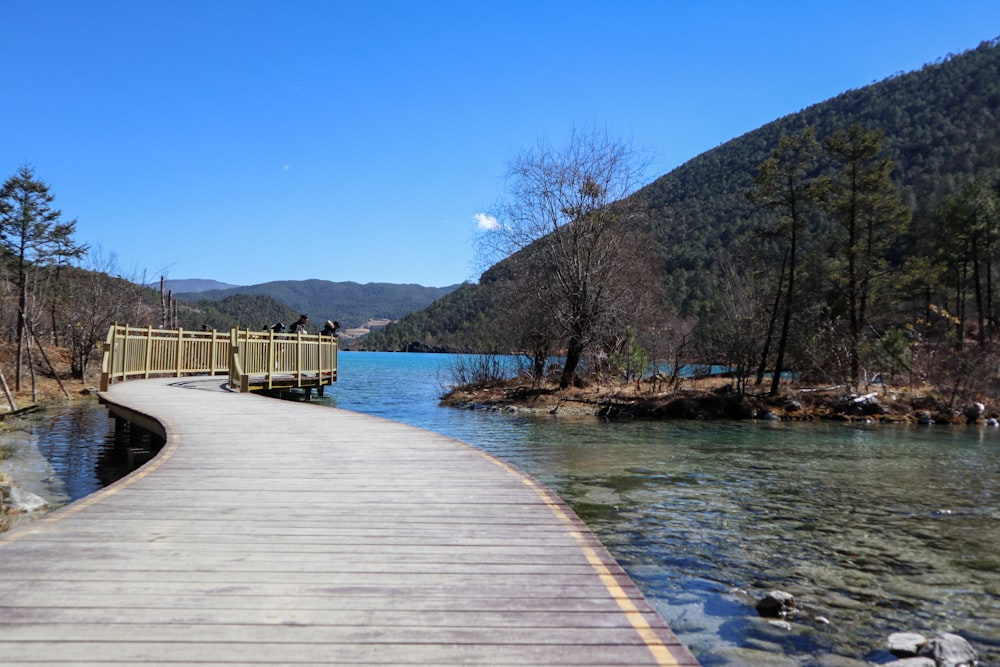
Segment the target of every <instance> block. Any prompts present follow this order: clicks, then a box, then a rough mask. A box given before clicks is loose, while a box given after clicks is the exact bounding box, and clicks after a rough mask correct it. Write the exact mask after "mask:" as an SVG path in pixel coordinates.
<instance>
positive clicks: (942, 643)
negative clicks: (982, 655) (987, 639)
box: [917, 632, 979, 667]
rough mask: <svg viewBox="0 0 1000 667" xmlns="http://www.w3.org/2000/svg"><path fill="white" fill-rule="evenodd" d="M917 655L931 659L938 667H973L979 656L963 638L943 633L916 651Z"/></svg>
mask: <svg viewBox="0 0 1000 667" xmlns="http://www.w3.org/2000/svg"><path fill="white" fill-rule="evenodd" d="M917 655H918V656H920V657H923V658H931V659H932V660H933V661H934V662H935V663H936V664H937V666H938V667H975V665H977V664H978V663H979V655H978V654H977V653H976V649H974V648H972V644H970V643H969V642H968V641H966V639H965V637H961V636H959V635H953V634H951V633H947V632H946V633H944V634H942V635H940V636H938V637H934V638H933V639H931V640H930V641H928V642H927V643H926V644H924V645H923V646H921V647H920V648H919V649H918V650H917Z"/></svg>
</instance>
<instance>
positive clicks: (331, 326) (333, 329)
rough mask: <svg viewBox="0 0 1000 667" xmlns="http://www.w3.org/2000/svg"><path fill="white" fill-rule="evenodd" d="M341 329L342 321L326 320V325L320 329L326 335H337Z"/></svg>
mask: <svg viewBox="0 0 1000 667" xmlns="http://www.w3.org/2000/svg"><path fill="white" fill-rule="evenodd" d="M339 330H340V322H331V321H330V320H327V321H326V326H325V327H323V330H322V331H320V333H321V334H323V335H324V336H336V335H337V332H338V331H339Z"/></svg>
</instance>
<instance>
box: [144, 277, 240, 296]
mask: <svg viewBox="0 0 1000 667" xmlns="http://www.w3.org/2000/svg"><path fill="white" fill-rule="evenodd" d="M163 286H164V288H165V289H168V290H170V291H171V292H173V293H174V294H181V293H187V294H191V293H194V292H207V291H209V290H224V289H233V288H235V287H239V285H230V284H229V283H220V282H219V281H218V280H212V279H210V278H187V279H185V280H165V281H164V282H163ZM150 287H152V288H154V289H159V287H160V285H159V283H157V284H155V285H150Z"/></svg>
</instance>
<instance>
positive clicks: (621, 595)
mask: <svg viewBox="0 0 1000 667" xmlns="http://www.w3.org/2000/svg"><path fill="white" fill-rule="evenodd" d="M481 453H482V454H483V455H484V456H485V457H486V458H487V459H488V460H489V461H492V462H493V463H494V464H496V465H497V466H499V467H501V468H503V469H504V470H506V471H507V472H509V473H511V474H513V475H515V476H517V478H518V479H520V480H521V482H523V483H524V485H525V486H527V487H529V488H531V489H532V490H533V491H534V492H535V494H536V495H537V496H538V497H539V499H541V501H542V502H544V503H545V505H546V506H547V507H548V508H549V509H550V510H551V511H552V513H553V514H555V515H556V517H557V518H558V519H559V520H560V521H562V522H563V523H566V524H567V525H570V526H572V525H573V520H572V519H571V518H570V517H569V515H568V514H566V512H565V511H563V508H562V503H561V501H558V502H557V500H556V499H555V498H556V497H555V494H553V493H552V491H550V490H549V489H548V488H546V487H545V486H543V485H541V484H539V483H538V482H536V481H535V480H533V479H532V478H530V477H528V476H527V475H526V474H524V473H523V472H521V471H520V470H518V469H517V468H515V467H514V466H512V465H510V464H508V463H506V462H505V461H502V460H500V459H499V458H497V457H495V456H493V455H491V454H487V453H486V452H481ZM570 534H571V535H572V536H573V539H574V540H576V542H577V544H579V545H580V549H581V550H582V551H583V554H584V557H585V558H586V559H587V562H588V563H589V564H590V566H591V567H592V568H594V570H595V571H596V572H597V575H598V577H599V578H600V580H601V583H602V584H604V588H605V589H607V591H608V593H609V594H610V595H611V597H612V598H614V600H615V602H617V603H618V607H619V608H620V609H621V610H622V612H624V614H625V617H626V618H627V619H628V621H629V623H630V624H631V625H632V628H633V629H634V630H635V631H636V633H638V635H639V638H640V639H642V641H643V643H644V644H645V645H646V648H648V649H649V652H650V653H652V654H653V658H654V659H655V660H656V662H657V664H659V665H662V666H663V667H680V663H679V662H677V658H676V657H674V654H673V653H671V652H670V648H669V647H668V646H667V645H666V644H664V643H663V638H662V637H660V635H659V633H658V632H657V631H656V630H655V629H653V628H652V627H651V626H650V625H649V621H647V620H646V617H645V616H643V614H642V612H641V611H639V609H638V608H637V607H636V606H635V603H634V602H632V599H631V598H630V597H629V596H628V593H626V592H625V589H623V588H622V587H621V585H620V584H619V583H618V580H617V579H615V577H614V575H613V574H611V570H609V569H608V566H607V565H605V564H604V563H603V562H602V561H601V558H600V556H599V555H598V553H597V552H596V551H595V550H594V548H593V547H591V546H590V545H589V544H587V542H586V540H585V538H584V535H583V533H581V532H580V531H579V530H573V531H571V533H570Z"/></svg>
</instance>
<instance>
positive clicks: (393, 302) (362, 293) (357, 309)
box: [174, 280, 458, 329]
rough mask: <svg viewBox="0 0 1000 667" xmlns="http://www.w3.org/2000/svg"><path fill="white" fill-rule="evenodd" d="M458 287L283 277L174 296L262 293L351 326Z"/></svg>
mask: <svg viewBox="0 0 1000 667" xmlns="http://www.w3.org/2000/svg"><path fill="white" fill-rule="evenodd" d="M457 287H458V286H457V285H453V286H451V287H424V286H422V285H397V284H391V283H366V284H363V285H362V284H359V283H355V282H331V281H329V280H282V281H276V282H269V283H261V284H259V285H249V286H246V287H233V288H230V289H224V290H207V291H202V292H192V293H181V294H176V295H174V296H175V297H176V298H177V299H178V300H180V301H198V302H203V301H205V300H214V301H221V300H223V299H226V298H228V297H232V296H234V295H238V294H239V295H262V296H267V297H270V298H272V299H274V300H275V301H277V302H279V303H281V304H284V305H285V306H287V307H288V308H290V309H292V310H294V311H295V312H296V313H307V314H308V315H309V318H310V320H311V321H312V322H313V323H314V324H316V325H317V326H322V322H323V321H325V320H327V319H330V320H337V321H339V322H340V324H341V326H342V327H343V328H345V329H347V328H351V327H358V326H361V325H362V324H364V323H365V322H367V321H368V320H369V319H370V318H387V319H390V320H396V319H399V318H401V317H403V316H404V315H406V314H407V313H410V312H413V311H415V310H419V309H421V308H424V307H426V306H427V305H428V304H430V303H432V302H433V301H435V300H436V299H438V298H440V297H442V296H444V295H446V294H448V293H449V292H451V291H453V290H455V289H456V288H457ZM257 319H259V317H258V318H257ZM292 319H293V320H294V319H295V318H292ZM282 321H284V320H282ZM285 323H286V324H288V322H285Z"/></svg>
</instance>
